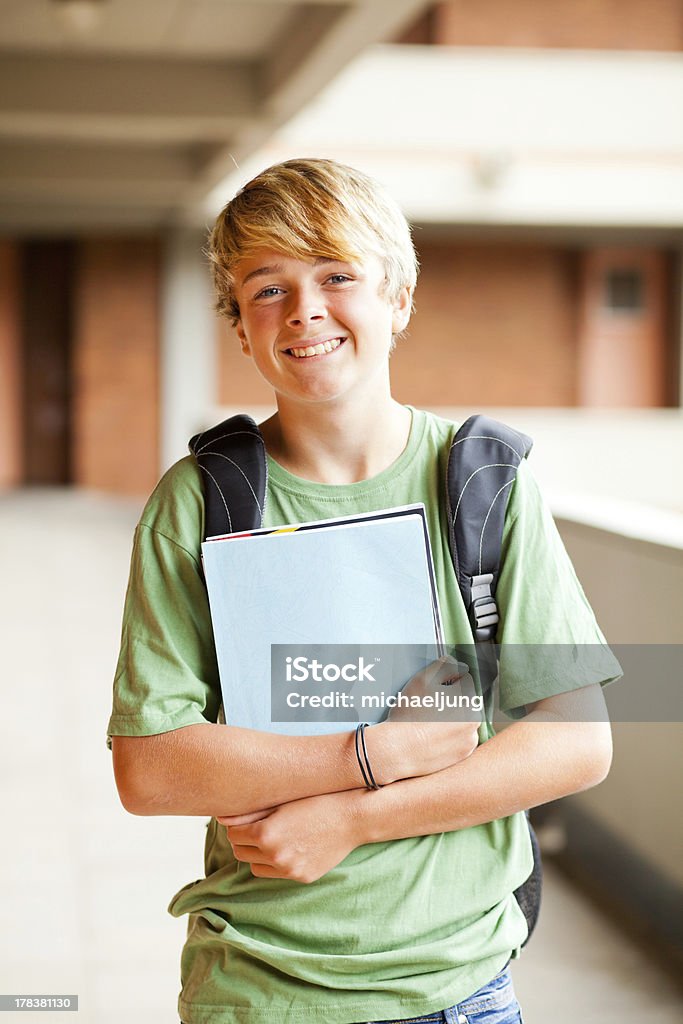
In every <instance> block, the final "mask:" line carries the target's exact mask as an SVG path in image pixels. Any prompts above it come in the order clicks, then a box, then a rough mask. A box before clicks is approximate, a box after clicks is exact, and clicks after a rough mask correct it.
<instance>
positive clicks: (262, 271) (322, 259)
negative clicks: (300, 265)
mask: <svg viewBox="0 0 683 1024" xmlns="http://www.w3.org/2000/svg"><path fill="white" fill-rule="evenodd" d="M345 262H346V260H335V259H332V258H331V257H329V256H318V257H316V259H315V260H314V265H315V266H316V267H318V266H320V265H321V264H323V263H345ZM283 269H284V268H283V266H282V264H281V263H271V264H270V265H269V266H267V267H259V268H258V269H257V270H252V271H251V272H250V273H248V274H247V276H246V277H245V278H244V280H243V281H242V287H244V285H245V284H246V283H247V281H251V280H252V278H254V277H264V276H266V275H267V274H281V273H282V272H283Z"/></svg>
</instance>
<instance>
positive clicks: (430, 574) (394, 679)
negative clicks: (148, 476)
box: [202, 505, 443, 735]
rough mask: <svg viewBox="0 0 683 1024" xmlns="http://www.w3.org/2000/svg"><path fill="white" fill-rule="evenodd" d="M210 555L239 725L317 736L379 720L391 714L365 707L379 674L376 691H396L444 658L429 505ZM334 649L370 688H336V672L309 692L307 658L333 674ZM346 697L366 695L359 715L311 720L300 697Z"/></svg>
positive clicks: (261, 538) (267, 535) (227, 695)
mask: <svg viewBox="0 0 683 1024" xmlns="http://www.w3.org/2000/svg"><path fill="white" fill-rule="evenodd" d="M202 555H203V561H204V572H205V576H206V583H207V588H208V593H209V603H210V607H211V618H212V623H213V629H214V638H215V643H216V652H217V656H218V667H219V672H220V678H221V689H222V695H223V709H224V717H225V721H226V722H228V723H229V724H231V725H238V726H244V727H246V728H251V729H262V730H267V731H271V732H280V733H287V734H290V735H310V734H313V733H323V732H340V731H342V730H344V729H352V728H354V727H355V725H356V724H357V722H358V721H359V720H361V721H368V722H375V721H380V720H381V719H382V718H383V717H385V711H384V710H383V709H382V707H372V708H368V707H366V706H363V707H360V695H361V694H364V693H366V692H368V687H367V686H366V685H365V683H366V679H367V678H369V677H371V676H372V675H373V671H374V675H375V676H377V674H378V673H379V674H380V675H381V679H377V686H376V687H375V690H377V688H378V687H379V688H380V689H382V690H386V689H387V688H390V689H391V690H392V692H397V691H398V690H400V689H401V687H402V686H403V685H404V684H405V683H406V682H407V681H408V679H409V678H410V677H411V676H412V675H413V674H414V673H415V672H416V671H418V670H419V669H420V668H421V667H423V666H424V665H425V664H427V663H428V662H429V661H432V660H433V659H434V657H437V656H438V655H439V654H441V653H442V652H443V637H442V629H441V616H440V612H439V605H438V597H437V593H436V586H435V579H434V568H433V562H432V557H431V550H430V546H429V535H428V532H427V525H426V518H425V510H424V506H423V505H409V506H404V507H402V508H397V509H388V510H386V511H382V512H372V513H367V514H361V515H357V516H348V517H343V518H337V519H329V520H323V521H318V522H314V523H304V524H298V525H295V526H283V527H280V528H276V529H268V528H266V529H261V530H255V531H253V532H252V533H248V534H229V535H227V536H225V537H220V538H211V539H210V540H208V541H206V542H205V543H204V544H203V545H202ZM273 645H278V646H277V647H273ZM330 645H344V646H343V649H342V652H341V656H343V657H344V658H345V659H346V661H347V662H349V663H350V661H356V662H357V664H358V665H360V667H361V672H360V676H361V678H360V679H359V680H357V681H353V680H351V681H350V682H349V681H348V680H346V682H345V680H342V679H340V680H339V681H338V684H339V685H337V684H336V682H335V680H334V678H333V676H334V671H335V670H334V667H333V666H331V665H330V666H329V667H326V669H325V672H326V675H325V679H324V680H322V679H321V680H319V685H318V686H317V687H316V685H315V684H316V681H315V680H314V679H311V678H310V672H309V678H307V680H306V682H305V685H298V684H297V679H298V678H299V677H300V675H301V672H300V671H299V672H294V673H292V672H291V666H292V665H294V666H295V668H297V669H300V667H301V665H302V664H305V656H308V663H309V664H311V659H310V655H311V652H312V651H313V653H315V651H316V650H318V652H319V654H320V658H319V659H318V660H319V662H320V664H321V665H322V664H323V663H325V655H326V654H327V655H329V653H330V651H331V650H332V648H331V646H330ZM334 653H336V652H335V651H333V654H334ZM378 653H379V655H380V656H379V657H378V656H377V655H378ZM354 654H355V655H357V658H354V657H353V655H354ZM298 655H301V656H302V657H304V662H301V661H299V662H296V661H295V660H294V659H296V657H297V656H298ZM287 658H289V662H287ZM327 660H328V661H329V657H328V659H327ZM380 662H382V665H381V667H380V664H379V663H380ZM368 664H373V665H374V666H375V668H374V670H372V669H368V668H367V666H368ZM363 666H365V671H364V672H363ZM340 667H341V666H340ZM285 674H286V675H287V678H285ZM314 674H315V672H314ZM292 675H293V677H294V678H293V680H292V678H291V677H292ZM345 675H347V676H348V675H351V676H352V675H353V671H352V670H346V671H345ZM342 689H345V691H346V692H352V691H355V697H354V700H355V702H356V706H355V707H349V705H348V704H347V705H345V707H346V708H348V714H347V711H346V710H340V708H339V707H337V708H336V710H335V711H334V712H332V711H330V710H329V709H327V710H320V711H316V710H312V709H311V708H310V707H306V708H305V709H301V710H300V709H299V708H298V707H297V705H296V698H292V697H291V696H290V693H294V692H296V693H303V694H312V693H322V692H336V693H339V692H341V690H342ZM285 696H286V700H284V697H285ZM340 699H341V698H340ZM350 699H351V698H349V700H350ZM292 700H294V701H295V703H294V706H293V708H292V707H291V706H290V705H291V701H292ZM283 708H285V712H284V715H283V712H282V709H283ZM332 714H334V716H335V717H334V720H330V715H332ZM285 716H289V717H290V718H294V719H295V720H289V721H283V720H281V719H282V718H283V717H285Z"/></svg>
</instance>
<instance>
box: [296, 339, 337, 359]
mask: <svg viewBox="0 0 683 1024" xmlns="http://www.w3.org/2000/svg"><path fill="white" fill-rule="evenodd" d="M341 343H342V339H341V338H333V339H332V341H323V342H321V343H320V344H319V345H308V346H307V347H306V348H291V349H290V350H289V351H290V352H291V353H292V355H293V356H296V358H297V359H305V358H306V356H321V355H322V354H323V353H324V352H334V350H335V348H339V346H340V345H341Z"/></svg>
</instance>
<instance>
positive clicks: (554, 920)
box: [0, 490, 683, 1024]
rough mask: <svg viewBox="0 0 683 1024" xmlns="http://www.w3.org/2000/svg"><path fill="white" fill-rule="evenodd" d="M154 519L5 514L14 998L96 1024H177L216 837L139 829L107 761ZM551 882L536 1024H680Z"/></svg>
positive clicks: (0, 529) (602, 924) (1, 778)
mask: <svg viewBox="0 0 683 1024" xmlns="http://www.w3.org/2000/svg"><path fill="white" fill-rule="evenodd" d="M138 513H139V505H137V504H136V503H135V502H130V501H123V500H112V499H108V498H104V497H102V496H99V495H94V494H87V493H77V492H70V491H40V490H36V491H23V492H17V493H11V494H6V495H5V496H3V497H2V498H0V538H1V540H0V545H1V557H2V579H3V583H4V586H3V587H2V591H1V595H0V621H1V622H2V630H3V636H2V649H3V653H4V674H3V705H4V714H3V715H2V724H1V726H0V763H1V765H2V771H1V773H0V794H1V796H0V799H1V805H2V823H3V841H2V844H1V845H0V877H2V879H3V883H4V895H3V899H2V905H1V910H0V993H5V994H10V993H12V994H25V995H28V994H50V995H58V994H78V995H79V1000H80V1003H79V1011H80V1012H79V1017H78V1020H79V1021H80V1022H81V1024H121V1022H123V1021H125V1022H126V1024H173V1021H176V1022H177V1013H176V999H177V993H178V986H179V980H178V957H179V950H180V947H181V945H182V942H183V937H184V929H185V922H184V921H178V920H174V919H173V918H171V917H170V916H169V915H168V914H167V913H166V907H167V905H168V902H169V900H170V897H171V896H172V895H173V893H174V892H176V891H177V889H179V888H180V887H181V886H183V885H184V884H185V883H187V882H188V881H191V880H193V879H195V878H198V877H199V876H200V875H201V874H202V871H203V867H202V847H203V833H204V822H203V821H199V820H195V819H174V818H135V817H132V816H130V815H128V814H126V812H125V811H124V810H123V809H122V808H121V806H120V804H119V802H118V798H117V795H116V792H115V788H114V783H113V777H112V772H111V763H110V762H111V758H110V754H109V752H108V751H107V749H106V746H105V729H106V724H107V718H108V715H109V707H110V700H111V680H112V677H113V671H114V665H115V660H116V654H117V647H118V632H119V626H120V620H121V608H122V602H123V594H124V590H125V583H126V576H127V568H128V559H129V554H130V544H131V536H132V530H133V526H134V523H135V520H136V517H137V514H138ZM156 848H161V849H163V850H164V858H163V862H162V863H157V862H155V860H154V859H153V858H152V852H153V851H154V850H155V849H156ZM546 875H547V884H546V891H545V901H544V910H543V914H542V917H541V923H540V925H539V928H538V930H537V933H536V934H535V936H534V938H533V941H532V943H531V944H530V946H529V949H528V951H527V952H526V953H525V955H524V956H523V957H522V959H521V960H520V961H519V962H518V963H516V964H515V965H514V968H513V974H514V980H515V986H516V988H517V992H518V996H519V999H520V1002H521V1003H522V1006H523V1008H524V1015H525V1022H526V1024H570V1022H571V1024H576V1022H577V1021H580V1022H581V1024H617V1022H619V1024H622V1022H624V1021H627V1020H629V1021H637V1022H643V1024H678V1022H679V1021H680V1020H681V1019H682V1018H683V1005H682V1002H681V997H680V993H679V992H677V990H676V988H675V986H674V985H673V983H672V981H671V980H670V978H669V977H668V976H667V975H666V974H665V973H663V972H661V971H659V970H658V969H657V967H656V966H655V965H654V964H653V963H652V962H651V961H650V960H649V959H647V958H645V957H644V955H643V954H642V952H641V951H640V949H638V948H637V947H635V946H634V945H633V944H632V942H631V941H630V940H629V939H627V938H625V937H623V936H622V935H620V933H619V930H618V929H617V928H616V927H615V926H614V925H613V924H612V923H610V921H608V920H606V919H605V918H604V917H603V916H602V915H601V914H599V913H597V912H596V911H595V910H594V909H593V908H592V907H591V905H590V904H588V903H587V902H586V901H585V899H584V898H583V897H582V896H581V895H580V894H577V893H576V892H575V891H574V890H573V888H571V887H570V886H569V885H568V883H567V882H566V881H565V880H564V879H563V878H562V877H561V876H560V875H559V874H558V873H557V872H555V871H553V870H551V869H547V872H546ZM10 1019H12V1018H10Z"/></svg>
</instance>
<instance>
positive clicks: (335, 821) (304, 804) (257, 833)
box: [216, 792, 361, 883]
mask: <svg viewBox="0 0 683 1024" xmlns="http://www.w3.org/2000/svg"><path fill="white" fill-rule="evenodd" d="M348 796H349V795H348V794H345V793H343V792H342V793H325V794H323V795H322V796H311V797H306V798H305V799H303V800H293V801H292V802H291V803H287V804H281V805H280V806H279V807H271V808H268V809H266V810H263V811H255V812H254V813H253V814H241V815H235V816H232V817H231V816H228V817H217V818H216V821H218V822H219V823H220V824H221V825H225V826H226V831H227V835H228V840H229V842H230V845H231V846H232V850H233V853H234V855H235V859H236V860H238V861H243V862H244V863H247V864H249V865H250V867H251V871H252V874H254V875H256V876H257V877H258V878H289V879H291V880H292V881H294V882H304V883H309V882H315V881H317V880H318V879H319V878H321V877H322V876H323V875H325V874H327V872H328V871H331V870H332V868H334V867H336V866H337V864H339V863H340V862H341V861H342V860H344V858H345V857H346V856H347V855H348V854H349V853H351V851H352V850H353V849H355V848H356V846H359V845H360V842H361V841H360V839H359V837H358V836H357V835H356V831H355V818H354V815H353V814H352V812H351V809H350V801H349V799H348Z"/></svg>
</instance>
